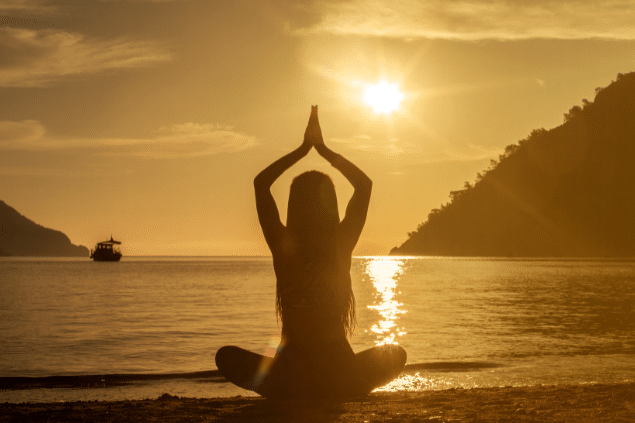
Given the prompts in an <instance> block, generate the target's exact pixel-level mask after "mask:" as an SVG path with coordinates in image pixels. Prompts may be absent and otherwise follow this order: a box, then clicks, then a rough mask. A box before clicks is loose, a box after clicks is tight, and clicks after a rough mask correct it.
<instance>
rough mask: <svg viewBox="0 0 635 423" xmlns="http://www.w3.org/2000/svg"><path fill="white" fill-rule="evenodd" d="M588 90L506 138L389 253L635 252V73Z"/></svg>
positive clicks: (543, 254)
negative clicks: (520, 136)
mask: <svg viewBox="0 0 635 423" xmlns="http://www.w3.org/2000/svg"><path fill="white" fill-rule="evenodd" d="M595 91H596V95H595V100H594V101H593V102H590V101H588V100H586V99H585V100H582V106H581V107H580V106H574V107H573V108H571V109H570V110H569V112H568V113H565V115H564V123H563V124H562V125H560V126H558V127H556V128H553V129H551V130H545V129H537V130H534V131H533V132H532V133H531V134H530V135H529V136H528V137H527V138H526V139H524V140H521V141H520V142H518V144H512V145H509V146H507V148H505V152H504V153H503V154H501V155H500V156H499V158H498V160H492V161H491V163H490V167H489V168H488V169H487V170H486V171H484V172H483V173H478V174H477V176H476V182H475V183H473V184H471V183H469V182H466V183H465V185H464V187H463V189H460V190H457V191H452V192H450V201H449V202H448V203H447V204H443V205H441V206H440V208H438V209H433V210H432V211H431V212H430V214H429V215H428V218H427V220H426V221H424V222H423V223H421V224H420V225H419V227H418V228H417V230H415V231H414V232H410V233H409V234H408V239H407V240H406V241H405V242H404V243H403V244H402V245H401V246H399V247H396V248H393V249H392V250H391V254H393V255H443V256H490V257H491V256H503V257H523V256H525V257H539V256H541V257H563V256H571V257H573V256H576V257H634V256H635V101H634V99H635V72H633V73H629V74H618V75H617V80H616V81H614V82H612V83H611V84H610V85H609V86H608V87H606V88H596V90H595ZM492 130H496V128H492Z"/></svg>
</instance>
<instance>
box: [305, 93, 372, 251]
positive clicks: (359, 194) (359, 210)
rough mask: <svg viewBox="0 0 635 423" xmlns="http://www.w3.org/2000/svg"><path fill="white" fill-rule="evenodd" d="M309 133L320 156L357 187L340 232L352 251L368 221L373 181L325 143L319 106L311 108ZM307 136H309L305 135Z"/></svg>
mask: <svg viewBox="0 0 635 423" xmlns="http://www.w3.org/2000/svg"><path fill="white" fill-rule="evenodd" d="M307 133H308V134H309V137H308V141H309V142H310V143H311V144H312V145H313V146H314V147H315V149H316V150H317V152H318V153H319V154H320V156H322V157H324V158H325V159H326V160H327V161H328V162H329V163H330V164H331V165H332V166H333V167H334V168H335V169H337V170H339V171H340V172H341V173H342V175H344V177H345V178H346V179H348V181H349V182H350V183H351V185H353V188H355V192H353V196H352V197H351V199H350V201H349V202H348V206H347V207H346V215H345V216H344V219H342V223H341V224H340V227H341V231H340V233H342V235H343V239H342V241H345V242H347V243H349V244H350V245H349V247H350V249H351V251H352V249H353V248H354V247H355V244H357V240H358V239H359V235H360V234H361V232H362V229H363V228H364V223H365V222H366V214H367V212H368V205H369V203H370V193H371V191H372V187H373V181H371V180H370V178H369V177H368V176H366V174H365V173H364V172H363V171H362V170H361V169H360V168H358V167H357V166H355V165H354V164H353V163H352V162H350V161H348V160H347V159H346V158H344V157H343V156H342V155H340V154H337V153H335V152H334V151H333V150H331V149H330V148H328V147H327V146H326V145H325V144H324V139H323V138H322V130H321V129H320V123H319V121H318V116H317V106H315V107H313V108H312V109H311V118H309V126H308V127H307ZM306 138H307V136H306V135H305V139H306Z"/></svg>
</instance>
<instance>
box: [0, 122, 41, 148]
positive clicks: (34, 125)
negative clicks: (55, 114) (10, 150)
mask: <svg viewBox="0 0 635 423" xmlns="http://www.w3.org/2000/svg"><path fill="white" fill-rule="evenodd" d="M45 132H46V131H45V130H44V127H43V126H42V124H40V122H38V121H36V120H23V121H21V122H13V121H6V120H4V121H0V147H7V146H16V145H19V144H20V143H30V142H34V141H36V140H39V139H41V138H42V137H43V136H44V134H45Z"/></svg>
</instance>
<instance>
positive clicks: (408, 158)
mask: <svg viewBox="0 0 635 423" xmlns="http://www.w3.org/2000/svg"><path fill="white" fill-rule="evenodd" d="M327 142H329V143H338V144H341V145H345V146H346V147H348V148H350V149H351V150H356V151H363V152H367V153H372V154H373V155H374V156H376V157H380V158H381V160H385V159H387V160H395V159H399V163H401V164H422V163H439V162H470V161H478V160H484V159H492V158H497V157H498V155H499V154H501V153H502V150H501V149H500V148H496V149H492V148H486V147H483V146H480V145H475V144H466V145H460V146H452V145H449V144H447V143H442V144H439V142H438V141H437V142H428V141H425V140H422V141H421V144H422V145H423V144H429V145H428V146H427V147H426V148H425V149H424V148H422V147H421V145H420V144H419V143H413V142H407V141H404V140H400V139H399V138H392V139H380V138H373V137H370V136H368V135H355V136H352V137H349V138H330V139H328V140H327ZM433 146H434V147H433Z"/></svg>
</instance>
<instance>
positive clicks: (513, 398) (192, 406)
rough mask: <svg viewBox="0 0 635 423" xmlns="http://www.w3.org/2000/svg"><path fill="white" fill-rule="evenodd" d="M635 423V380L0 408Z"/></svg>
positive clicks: (15, 417) (130, 415)
mask: <svg viewBox="0 0 635 423" xmlns="http://www.w3.org/2000/svg"><path fill="white" fill-rule="evenodd" d="M33 420H38V421H40V420H44V421H53V422H57V421H60V422H61V421H69V420H78V421H133V422H135V421H139V422H141V421H148V420H153V421H188V422H194V421H196V422H198V421H235V422H242V421H244V422H253V421H257V422H265V423H268V422H279V421H288V422H292V421H341V422H344V421H355V422H357V421H359V422H363V421H368V422H372V421H388V420H389V421H403V422H421V421H436V422H445V421H460V422H537V421H545V422H546V421H549V422H573V421H575V422H582V423H585V422H588V423H591V422H631V421H635V382H626V383H608V384H600V383H598V384H572V385H549V386H546V385H536V386H521V387H498V388H471V389H462V388H459V389H456V388H452V389H447V390H433V391H420V392H398V393H385V392H377V393H372V394H370V395H368V396H365V397H361V398H356V399H351V400H347V401H339V402H336V401H326V400H318V399H315V400H312V401H272V400H267V399H264V398H262V397H230V398H200V399H196V398H179V397H178V396H172V395H169V394H164V395H162V396H160V397H158V398H156V399H146V400H132V401H129V400H125V401H77V402H59V403H19V404H14V403H4V404H0V423H4V422H10V421H33Z"/></svg>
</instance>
